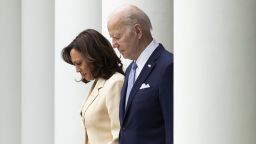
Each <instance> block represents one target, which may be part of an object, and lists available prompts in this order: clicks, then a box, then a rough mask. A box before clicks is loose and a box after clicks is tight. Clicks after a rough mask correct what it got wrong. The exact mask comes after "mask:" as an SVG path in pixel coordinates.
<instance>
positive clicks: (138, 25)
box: [134, 24, 142, 39]
mask: <svg viewBox="0 0 256 144" xmlns="http://www.w3.org/2000/svg"><path fill="white" fill-rule="evenodd" d="M134 28H135V33H136V35H138V38H139V39H141V37H142V28H141V25H140V24H135V26H134Z"/></svg>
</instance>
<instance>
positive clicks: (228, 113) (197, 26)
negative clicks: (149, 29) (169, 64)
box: [174, 0, 256, 144]
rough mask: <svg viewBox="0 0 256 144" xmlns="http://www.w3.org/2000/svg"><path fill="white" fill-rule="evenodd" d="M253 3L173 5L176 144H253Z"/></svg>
mask: <svg viewBox="0 0 256 144" xmlns="http://www.w3.org/2000/svg"><path fill="white" fill-rule="evenodd" d="M255 13H256V1H254V0H247V1H240V0H225V1H222V0H214V1H204V0H194V1H190V0H177V1H175V2H174V51H175V57H174V61H175V65H174V79H175V83H174V86H175V87H174V92H175V93H174V96H175V97H174V114H175V115H174V143H175V144H188V143H189V144H255V143H256V137H255V134H256V124H255V121H256V112H255V109H256V89H255V88H256V77H255V74H256V64H255V62H256V27H255V26H256V17H255Z"/></svg>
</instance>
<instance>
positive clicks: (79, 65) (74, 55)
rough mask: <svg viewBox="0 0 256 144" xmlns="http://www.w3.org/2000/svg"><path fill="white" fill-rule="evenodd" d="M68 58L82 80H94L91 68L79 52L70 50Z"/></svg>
mask: <svg viewBox="0 0 256 144" xmlns="http://www.w3.org/2000/svg"><path fill="white" fill-rule="evenodd" d="M70 57H71V61H72V63H73V64H74V66H75V67H76V72H79V73H80V74H81V76H82V79H85V80H87V81H90V80H93V79H94V78H93V76H92V73H91V68H90V67H89V65H88V63H87V62H86V60H85V59H84V57H83V56H82V55H81V53H80V52H79V51H77V50H75V49H74V48H73V49H71V51H70Z"/></svg>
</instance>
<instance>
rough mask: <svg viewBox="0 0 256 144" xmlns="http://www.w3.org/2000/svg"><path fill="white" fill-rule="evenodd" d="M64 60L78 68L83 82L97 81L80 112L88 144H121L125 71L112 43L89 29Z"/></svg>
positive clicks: (74, 42) (65, 53) (80, 36)
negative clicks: (121, 110)
mask: <svg viewBox="0 0 256 144" xmlns="http://www.w3.org/2000/svg"><path fill="white" fill-rule="evenodd" d="M62 58H63V59H64V61H65V62H67V63H69V64H72V65H74V66H75V67H76V71H77V72H79V73H80V74H81V77H82V78H81V81H83V82H84V83H88V82H89V81H91V80H94V83H93V85H92V88H91V90H90V92H89V94H88V96H87V97H86V98H85V100H84V101H83V103H82V106H81V112H80V115H81V120H82V124H83V128H84V133H85V141H84V144H117V143H118V136H119V130H120V123H119V101H120V94H121V88H122V85H123V82H124V76H123V74H124V72H123V70H122V63H121V61H120V59H119V58H118V57H117V56H116V54H115V52H114V50H113V48H112V46H111V44H110V43H109V41H108V40H107V39H106V38H105V37H104V36H102V35H101V34H100V33H99V32H97V31H95V30H93V29H87V30H85V31H83V32H81V33H80V34H79V35H78V36H77V37H76V38H75V39H74V40H73V41H72V42H71V43H70V44H69V45H68V46H67V47H65V48H64V49H63V50H62Z"/></svg>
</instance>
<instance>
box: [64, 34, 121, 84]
mask: <svg viewBox="0 0 256 144" xmlns="http://www.w3.org/2000/svg"><path fill="white" fill-rule="evenodd" d="M72 49H75V50H77V51H78V52H80V53H81V55H82V56H83V57H84V58H85V59H86V62H87V63H88V64H89V66H92V67H93V69H91V73H92V75H93V77H94V78H104V79H109V78H110V77H111V76H112V75H113V74H114V73H115V72H119V73H121V74H124V71H123V64H122V63H121V60H120V59H119V58H118V57H117V55H116V53H115V51H114V49H113V48H112V46H111V44H110V42H109V41H108V40H107V39H106V38H105V37H104V36H103V35H102V34H100V33H99V32H97V31H96V30H93V29H87V30H85V31H83V32H81V33H80V34H79V35H78V36H77V37H76V38H75V39H74V40H73V41H72V42H71V43H70V44H69V45H68V46H67V47H65V48H64V49H63V50H62V53H61V55H62V58H63V60H64V61H65V62H67V63H69V64H71V65H74V64H73V63H72V61H71V56H70V51H71V50H72ZM81 81H83V82H84V83H87V82H88V81H87V80H85V79H82V80H81Z"/></svg>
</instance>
